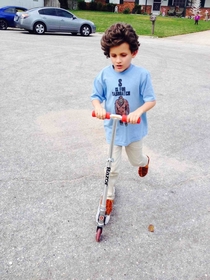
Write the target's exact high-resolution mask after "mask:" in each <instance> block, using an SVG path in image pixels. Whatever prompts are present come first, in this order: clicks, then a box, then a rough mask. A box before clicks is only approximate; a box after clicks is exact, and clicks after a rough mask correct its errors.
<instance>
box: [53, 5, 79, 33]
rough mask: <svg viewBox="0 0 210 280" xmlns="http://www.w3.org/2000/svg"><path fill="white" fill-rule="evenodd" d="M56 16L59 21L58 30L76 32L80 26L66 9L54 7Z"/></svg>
mask: <svg viewBox="0 0 210 280" xmlns="http://www.w3.org/2000/svg"><path fill="white" fill-rule="evenodd" d="M56 13H57V17H58V18H59V21H60V32H78V31H79V29H80V26H79V24H78V22H77V19H75V17H74V16H73V15H72V14H71V13H70V12H67V11H64V10H60V9H56Z"/></svg>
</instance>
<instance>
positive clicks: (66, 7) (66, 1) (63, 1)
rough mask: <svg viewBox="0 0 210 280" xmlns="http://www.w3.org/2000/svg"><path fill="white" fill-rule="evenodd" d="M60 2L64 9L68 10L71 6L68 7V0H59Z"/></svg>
mask: <svg viewBox="0 0 210 280" xmlns="http://www.w3.org/2000/svg"><path fill="white" fill-rule="evenodd" d="M58 1H59V3H60V7H61V8H63V9H66V10H68V9H69V7H68V0H58Z"/></svg>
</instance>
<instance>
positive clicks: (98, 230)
mask: <svg viewBox="0 0 210 280" xmlns="http://www.w3.org/2000/svg"><path fill="white" fill-rule="evenodd" d="M101 234H102V228H101V227H98V228H97V229H96V241H97V242H99V241H100V239H101Z"/></svg>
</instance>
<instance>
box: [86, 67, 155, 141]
mask: <svg viewBox="0 0 210 280" xmlns="http://www.w3.org/2000/svg"><path fill="white" fill-rule="evenodd" d="M94 99H98V100H99V101H100V103H103V102H104V108H105V110H106V111H107V112H109V113H111V114H119V115H128V114H129V113H131V112H133V111H135V110H136V109H137V108H139V107H140V106H142V105H143V104H144V103H145V102H148V101H154V100H155V95H154V90H153V87H152V83H151V78H150V74H149V72H148V71H147V70H146V69H144V68H142V67H138V66H135V65H133V64H131V65H130V66H129V68H128V69H126V70H125V71H123V72H116V71H115V70H114V69H113V66H112V65H110V66H107V67H105V68H104V69H103V70H102V71H101V72H100V73H99V74H98V76H97V77H96V78H95V80H94V84H93V93H92V95H91V100H94ZM112 123H113V120H111V119H110V120H104V128H105V132H106V140H107V142H108V143H110V142H111V135H112ZM147 133H148V127H147V118H146V113H144V114H142V116H141V122H140V124H129V123H126V124H125V123H122V122H120V121H119V123H118V124H117V130H116V136H115V145H118V146H128V145H129V144H130V143H132V142H136V141H139V140H141V139H142V138H143V137H144V136H145V135H147Z"/></svg>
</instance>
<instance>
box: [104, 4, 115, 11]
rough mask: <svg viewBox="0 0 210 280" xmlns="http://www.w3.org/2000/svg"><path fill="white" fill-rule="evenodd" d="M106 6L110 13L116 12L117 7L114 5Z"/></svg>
mask: <svg viewBox="0 0 210 280" xmlns="http://www.w3.org/2000/svg"><path fill="white" fill-rule="evenodd" d="M106 6H107V11H108V12H114V7H115V5H114V4H112V3H108V4H107V5H106Z"/></svg>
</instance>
